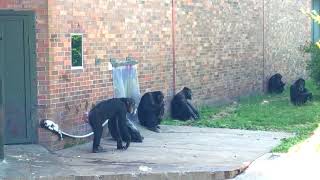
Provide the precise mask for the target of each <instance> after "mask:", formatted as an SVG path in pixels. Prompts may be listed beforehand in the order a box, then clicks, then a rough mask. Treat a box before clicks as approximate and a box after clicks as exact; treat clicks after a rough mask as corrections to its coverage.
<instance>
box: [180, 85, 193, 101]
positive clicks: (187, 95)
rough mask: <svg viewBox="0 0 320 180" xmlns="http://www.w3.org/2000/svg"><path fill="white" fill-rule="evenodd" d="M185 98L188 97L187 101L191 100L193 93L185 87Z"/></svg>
mask: <svg viewBox="0 0 320 180" xmlns="http://www.w3.org/2000/svg"><path fill="white" fill-rule="evenodd" d="M182 92H183V94H184V96H185V97H186V99H190V100H191V98H192V91H191V89H189V88H187V87H184V88H183V90H182Z"/></svg>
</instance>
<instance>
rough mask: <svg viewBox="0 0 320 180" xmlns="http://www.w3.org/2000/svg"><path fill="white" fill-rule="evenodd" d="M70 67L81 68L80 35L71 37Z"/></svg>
mask: <svg viewBox="0 0 320 180" xmlns="http://www.w3.org/2000/svg"><path fill="white" fill-rule="evenodd" d="M71 48H72V67H78V66H82V35H72V36H71Z"/></svg>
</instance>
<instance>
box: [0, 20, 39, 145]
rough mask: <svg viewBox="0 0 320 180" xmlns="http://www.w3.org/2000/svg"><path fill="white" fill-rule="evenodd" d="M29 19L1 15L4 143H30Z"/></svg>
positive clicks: (0, 57) (0, 56) (31, 129)
mask: <svg viewBox="0 0 320 180" xmlns="http://www.w3.org/2000/svg"><path fill="white" fill-rule="evenodd" d="M28 23H30V21H28V18H27V17H25V16H0V61H1V62H0V64H1V76H2V79H3V92H2V93H3V95H2V96H3V104H4V122H5V123H4V124H5V125H4V128H5V131H4V132H5V143H6V144H20V143H31V142H32V140H33V139H32V134H33V132H32V131H34V130H33V128H32V121H31V112H32V105H31V78H30V75H31V72H30V65H31V64H32V63H30V54H29V52H30V45H29V32H28V29H29V28H28V27H29V25H28Z"/></svg>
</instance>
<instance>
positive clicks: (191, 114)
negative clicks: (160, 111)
mask: <svg viewBox="0 0 320 180" xmlns="http://www.w3.org/2000/svg"><path fill="white" fill-rule="evenodd" d="M191 98H192V92H191V89H189V88H187V87H184V88H183V89H182V91H180V92H179V93H178V94H176V95H175V96H174V97H173V99H172V101H171V117H172V118H174V119H178V120H183V121H186V120H188V119H199V118H200V116H199V113H198V111H197V110H196V108H194V107H193V106H192V104H191V103H190V102H188V99H189V100H191Z"/></svg>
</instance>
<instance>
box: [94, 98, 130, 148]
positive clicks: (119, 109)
mask: <svg viewBox="0 0 320 180" xmlns="http://www.w3.org/2000/svg"><path fill="white" fill-rule="evenodd" d="M133 107H134V100H133V99H130V98H113V99H109V100H104V101H101V102H99V103H98V104H97V105H96V106H95V107H93V108H92V109H91V110H90V112H89V116H88V119H89V124H90V125H91V127H92V130H93V133H94V138H93V147H92V152H93V153H98V152H103V151H104V150H103V148H102V147H101V146H100V140H101V135H102V130H103V127H102V124H103V122H104V121H105V120H107V119H109V122H111V123H112V124H114V125H115V126H114V127H112V128H114V129H113V130H114V132H115V136H116V137H115V139H116V140H117V149H127V148H128V147H129V146H130V142H131V136H130V133H129V129H128V125H127V123H128V120H127V117H126V114H127V113H132V112H133ZM122 139H123V140H124V141H125V142H126V146H123V145H122Z"/></svg>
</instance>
